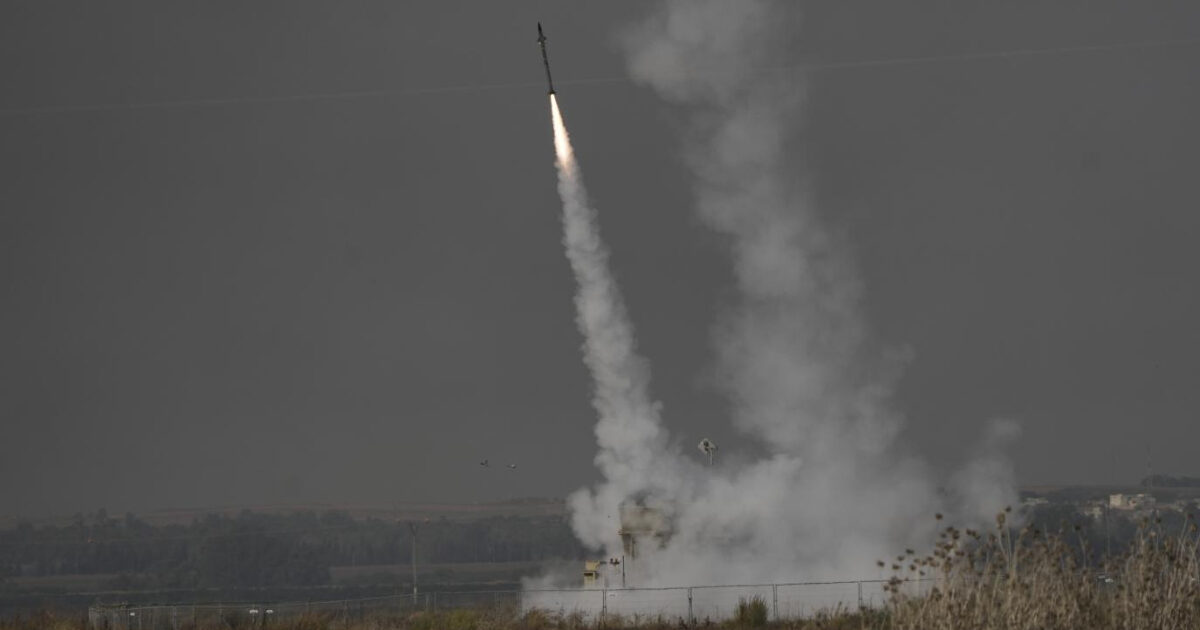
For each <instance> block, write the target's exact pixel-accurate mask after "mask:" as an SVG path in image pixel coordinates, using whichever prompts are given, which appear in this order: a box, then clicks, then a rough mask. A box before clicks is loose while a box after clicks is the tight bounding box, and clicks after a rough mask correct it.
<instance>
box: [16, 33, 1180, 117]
mask: <svg viewBox="0 0 1200 630" xmlns="http://www.w3.org/2000/svg"><path fill="white" fill-rule="evenodd" d="M1197 43H1200V39H1196V38H1192V39H1172V40H1157V41H1141V42H1126V43H1117V44H1098V45H1092V46H1066V47H1058V48H1026V49H1017V50H1003V51H993V52H979V53H961V54H955V55H928V56H918V57H896V58H891V59H864V60H858V61H830V62H820V63H806V64H796V65H789V66H781V67H778V68H771V69H766V70H763V71H761V72H760V73H772V72H781V71H793V70H798V71H806V72H823V71H830V70H852V69H857V68H877V67H886V66H906V65H917V64H929V63H941V62H948V61H982V60H988V59H1007V58H1020V57H1034V56H1042V55H1064V54H1077V53H1089V52H1106V51H1113V50H1136V49H1150V48H1168V47H1174V46H1189V45H1194V44H1197ZM631 82H633V79H631V78H629V77H627V76H612V77H592V78H585V79H574V80H566V81H559V85H566V86H571V85H576V86H585V85H601V84H612V83H631ZM541 87H543V84H542V83H540V82H526V83H493V84H472V85H458V86H433V87H422V88H396V89H376V90H351V91H343V92H316V93H308V94H292V95H285V96H237V97H214V98H202V99H184V100H165V101H147V102H140V103H95V104H85V105H43V106H36V107H25V108H10V109H0V117H12V116H34V115H41V114H46V115H51V114H69V113H85V112H109V111H125V110H139V109H176V108H189V107H222V106H229V105H265V104H278V103H301V102H319V101H335V100H352V99H360V98H377V97H388V96H421V95H436V94H456V93H469V92H486V91H492V90H511V89H526V88H541Z"/></svg>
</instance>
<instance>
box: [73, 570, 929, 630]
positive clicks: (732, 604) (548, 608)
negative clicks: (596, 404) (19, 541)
mask: <svg viewBox="0 0 1200 630" xmlns="http://www.w3.org/2000/svg"><path fill="white" fill-rule="evenodd" d="M886 584H887V581H885V580H862V581H845V582H796V583H784V584H740V585H724V586H680V587H666V588H587V589H536V590H523V591H511V590H510V591H439V592H430V593H420V594H418V595H413V594H407V595H393V596H387V597H371V598H365V599H344V600H331V601H318V602H284V603H275V604H249V603H239V604H175V605H164V606H93V607H91V608H89V609H88V619H89V621H90V623H91V626H92V627H93V628H96V629H98V630H179V629H181V628H191V627H196V626H212V625H218V626H220V625H224V626H228V627H231V628H247V627H269V626H271V625H273V624H277V623H282V622H283V621H284V620H287V619H295V618H298V617H301V616H304V615H312V616H319V617H321V618H323V619H325V620H329V621H344V622H351V621H357V620H366V619H368V618H373V617H379V616H404V615H409V614H412V613H414V612H417V611H437V610H456V609H467V608H476V609H502V608H508V609H510V610H513V611H519V612H521V613H526V612H529V611H531V610H535V609H537V610H542V611H545V612H548V613H552V614H561V615H579V616H580V617H582V618H583V619H586V620H599V619H603V618H605V617H615V616H620V617H622V618H626V619H655V618H663V619H672V620H675V619H684V620H700V621H703V620H711V621H720V620H723V619H728V618H730V617H733V616H735V614H736V612H737V608H738V605H739V604H740V603H741V602H749V601H753V600H759V601H761V602H762V603H763V605H764V606H765V607H766V609H767V614H768V616H769V618H771V619H795V618H802V617H808V616H811V615H813V614H815V613H817V612H820V611H832V610H837V609H841V610H858V609H860V608H874V607H878V606H881V605H883V603H884V602H885V601H886V600H887V596H886V593H885V592H884V589H883V587H884V586H885V585H886ZM927 584H928V583H927V582H907V583H905V584H903V585H902V588H904V589H905V590H908V591H911V592H914V593H916V592H919V591H922V590H924V589H925V587H926V586H927Z"/></svg>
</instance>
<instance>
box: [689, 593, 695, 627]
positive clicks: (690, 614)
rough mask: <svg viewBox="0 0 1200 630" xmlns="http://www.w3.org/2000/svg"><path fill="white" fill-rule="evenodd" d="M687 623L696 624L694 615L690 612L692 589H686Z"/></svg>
mask: <svg viewBox="0 0 1200 630" xmlns="http://www.w3.org/2000/svg"><path fill="white" fill-rule="evenodd" d="M688 623H690V624H695V623H696V615H695V614H694V613H693V612H692V587H690V586H689V587H688Z"/></svg>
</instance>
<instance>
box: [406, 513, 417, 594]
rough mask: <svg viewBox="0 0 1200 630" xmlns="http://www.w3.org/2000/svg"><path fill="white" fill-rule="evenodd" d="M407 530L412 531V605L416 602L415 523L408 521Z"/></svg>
mask: <svg viewBox="0 0 1200 630" xmlns="http://www.w3.org/2000/svg"><path fill="white" fill-rule="evenodd" d="M408 531H410V532H412V573H413V605H414V606H415V605H416V604H417V523H416V521H409V523H408Z"/></svg>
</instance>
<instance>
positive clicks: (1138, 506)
mask: <svg viewBox="0 0 1200 630" xmlns="http://www.w3.org/2000/svg"><path fill="white" fill-rule="evenodd" d="M1108 507H1110V508H1112V509H1114V510H1150V509H1154V497H1153V496H1151V495H1149V494H1110V495H1109V496H1108Z"/></svg>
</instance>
